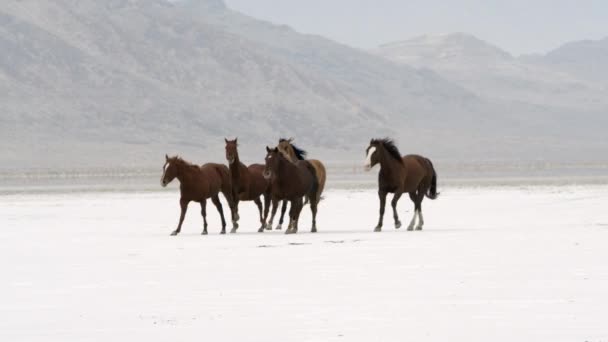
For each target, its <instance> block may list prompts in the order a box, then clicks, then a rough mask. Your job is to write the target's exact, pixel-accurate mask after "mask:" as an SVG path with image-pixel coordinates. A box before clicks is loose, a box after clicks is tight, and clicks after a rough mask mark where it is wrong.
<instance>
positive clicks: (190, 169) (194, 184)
mask: <svg viewBox="0 0 608 342" xmlns="http://www.w3.org/2000/svg"><path fill="white" fill-rule="evenodd" d="M175 178H177V179H178V180H179V182H180V185H179V190H180V199H179V205H180V208H181V214H180V217H179V223H178V225H177V229H176V230H175V231H173V233H171V235H177V234H179V232H180V231H181V230H182V223H184V218H185V217H186V211H187V210H188V203H190V202H199V203H200V204H201V214H202V215H203V222H204V228H203V235H206V234H207V199H208V198H211V201H212V202H213V204H214V205H215V206H216V208H217V211H218V212H219V213H220V217H221V219H222V232H221V234H226V220H225V219H224V210H223V209H222V203H221V202H220V198H219V193H220V192H221V193H222V194H224V197H226V200H227V201H228V204H229V205H230V210H231V211H232V212H233V215H232V216H233V217H234V211H233V206H234V201H233V199H232V184H231V182H230V173H229V171H228V167H226V165H222V164H213V163H208V164H205V165H203V166H198V165H194V164H190V163H188V162H187V161H185V160H183V159H181V158H180V157H171V158H169V156H165V165H164V166H163V175H162V177H161V179H160V184H161V185H162V186H163V187H166V186H167V185H168V184H169V183H171V181H173V180H174V179H175ZM234 223H235V222H234V221H233V224H234ZM235 231H236V227H233V229H232V233H234V232H235Z"/></svg>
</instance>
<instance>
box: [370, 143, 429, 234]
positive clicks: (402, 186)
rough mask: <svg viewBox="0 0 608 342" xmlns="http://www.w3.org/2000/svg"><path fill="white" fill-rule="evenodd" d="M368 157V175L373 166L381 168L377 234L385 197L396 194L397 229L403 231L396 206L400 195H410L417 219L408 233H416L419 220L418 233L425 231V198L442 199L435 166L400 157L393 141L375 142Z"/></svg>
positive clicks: (421, 160) (411, 156)
mask: <svg viewBox="0 0 608 342" xmlns="http://www.w3.org/2000/svg"><path fill="white" fill-rule="evenodd" d="M365 153H366V156H367V157H366V160H365V169H366V171H370V170H371V169H372V168H373V167H374V165H376V164H380V172H379V173H378V196H379V197H380V219H379V220H378V225H377V226H376V228H375V229H374V231H375V232H379V231H381V230H382V219H383V217H384V207H385V205H386V195H387V193H389V192H391V193H394V194H395V195H394V196H393V200H392V201H391V205H392V206H393V217H394V219H395V228H397V229H399V228H400V227H401V222H400V221H399V215H397V202H398V201H399V198H400V197H401V195H402V194H403V193H404V192H407V193H409V195H410V199H411V200H412V201H413V202H414V217H412V221H411V222H410V225H409V227H408V229H407V230H414V225H415V224H416V216H418V219H419V220H418V226H416V230H422V226H423V225H424V219H423V218H422V200H423V199H424V196H426V197H428V198H430V199H433V200H434V199H436V198H437V196H438V195H439V193H437V173H436V172H435V168H434V167H433V163H431V161H430V160H429V159H427V158H425V157H422V156H419V155H407V156H405V157H401V153H399V150H398V149H397V147H396V146H395V144H394V143H393V141H392V140H390V139H372V140H371V141H370V143H369V146H368V147H367V150H366V152H365Z"/></svg>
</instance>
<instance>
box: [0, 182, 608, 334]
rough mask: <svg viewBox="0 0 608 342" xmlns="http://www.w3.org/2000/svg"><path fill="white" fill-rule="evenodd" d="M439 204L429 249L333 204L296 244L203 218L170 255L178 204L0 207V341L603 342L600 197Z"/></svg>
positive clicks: (84, 200)
mask: <svg viewBox="0 0 608 342" xmlns="http://www.w3.org/2000/svg"><path fill="white" fill-rule="evenodd" d="M440 190H443V193H442V195H441V197H440V198H439V199H438V200H436V201H430V200H428V199H426V200H425V201H424V203H423V210H424V217H425V220H426V226H425V229H424V230H423V231H422V232H408V231H405V230H404V228H405V226H407V223H408V222H409V220H410V218H411V215H412V204H411V202H410V201H409V199H408V198H407V197H404V198H402V200H401V201H400V210H399V212H400V215H401V220H402V221H403V223H404V228H402V229H401V230H399V231H395V229H394V228H393V220H392V215H391V210H390V207H387V213H386V216H385V225H384V232H382V233H373V232H372V229H373V228H374V226H375V224H376V221H377V212H378V201H377V196H376V194H375V191H374V190H366V191H337V190H334V191H329V192H327V194H326V195H325V197H326V200H325V201H323V202H322V203H321V205H320V207H319V218H318V222H319V231H320V233H318V234H310V233H309V232H308V230H309V228H310V215H309V209H308V207H306V208H305V209H304V211H305V213H304V214H303V217H302V224H301V227H300V233H299V234H298V235H296V236H285V235H284V234H282V232H275V231H272V232H266V233H263V234H258V233H257V232H256V231H257V228H258V222H257V219H256V209H255V206H254V204H253V203H243V204H242V206H241V228H240V230H239V233H238V234H233V235H226V236H220V235H218V233H219V230H220V229H219V218H218V215H217V213H216V211H215V208H214V207H213V206H212V205H211V203H209V206H208V213H209V223H210V226H209V233H210V235H208V236H201V235H200V232H201V230H202V219H201V217H200V214H199V213H200V210H199V207H198V205H195V204H191V205H190V208H189V209H190V211H189V213H188V216H187V218H186V222H185V224H184V228H183V231H182V234H181V235H180V236H177V237H170V236H169V233H171V231H172V230H173V229H175V225H176V223H177V219H178V214H179V209H178V208H179V207H178V202H177V198H178V193H177V190H176V189H175V186H173V190H172V191H169V192H162V193H161V192H159V193H81V194H46V195H36V194H26V195H7V196H0V222H1V223H0V226H1V229H0V270H2V276H1V281H0V303H1V304H0V341H64V342H65V341H146V342H149V341H188V340H203V341H204V340H212V341H405V340H409V341H467V342H471V341H554V342H555V341H581V342H584V341H592V342H603V341H608V320H607V317H608V248H607V245H608V210H607V204H608V187H607V186H579V187H577V186H564V187H559V186H556V187H529V188H463V189H458V188H447V189H440ZM276 221H277V220H275V224H276Z"/></svg>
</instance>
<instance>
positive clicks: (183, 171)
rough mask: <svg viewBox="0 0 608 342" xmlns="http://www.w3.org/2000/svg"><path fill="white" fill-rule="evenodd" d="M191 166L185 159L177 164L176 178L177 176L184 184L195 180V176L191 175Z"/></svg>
mask: <svg viewBox="0 0 608 342" xmlns="http://www.w3.org/2000/svg"><path fill="white" fill-rule="evenodd" d="M190 166H191V165H188V164H187V163H186V162H183V161H181V162H178V163H176V165H175V167H176V169H177V172H176V176H175V178H177V179H178V180H179V182H180V183H181V184H182V185H188V184H189V183H190V182H192V180H193V177H190V172H188V171H189V170H188V169H189V168H190Z"/></svg>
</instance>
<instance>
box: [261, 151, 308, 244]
mask: <svg viewBox="0 0 608 342" xmlns="http://www.w3.org/2000/svg"><path fill="white" fill-rule="evenodd" d="M266 152H267V155H266V168H265V169H264V177H266V179H269V180H270V188H271V192H272V203H273V211H276V207H277V204H278V202H279V201H280V200H288V201H289V202H290V204H291V208H290V210H289V227H288V228H287V230H286V231H285V233H286V234H293V233H297V232H298V220H299V218H300V213H301V212H302V207H303V205H304V204H303V201H302V198H303V197H307V198H308V199H309V201H310V208H311V210H312V228H311V232H312V233H316V232H317V204H318V202H317V198H318V197H319V196H318V194H317V192H318V186H319V182H318V180H317V177H316V174H315V169H314V168H313V167H312V165H311V164H310V163H309V162H308V161H306V160H298V161H297V162H295V163H292V162H290V161H289V160H287V159H286V158H285V157H284V156H283V155H282V154H281V153H280V152H279V150H278V149H277V148H273V149H271V148H269V147H266Z"/></svg>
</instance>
